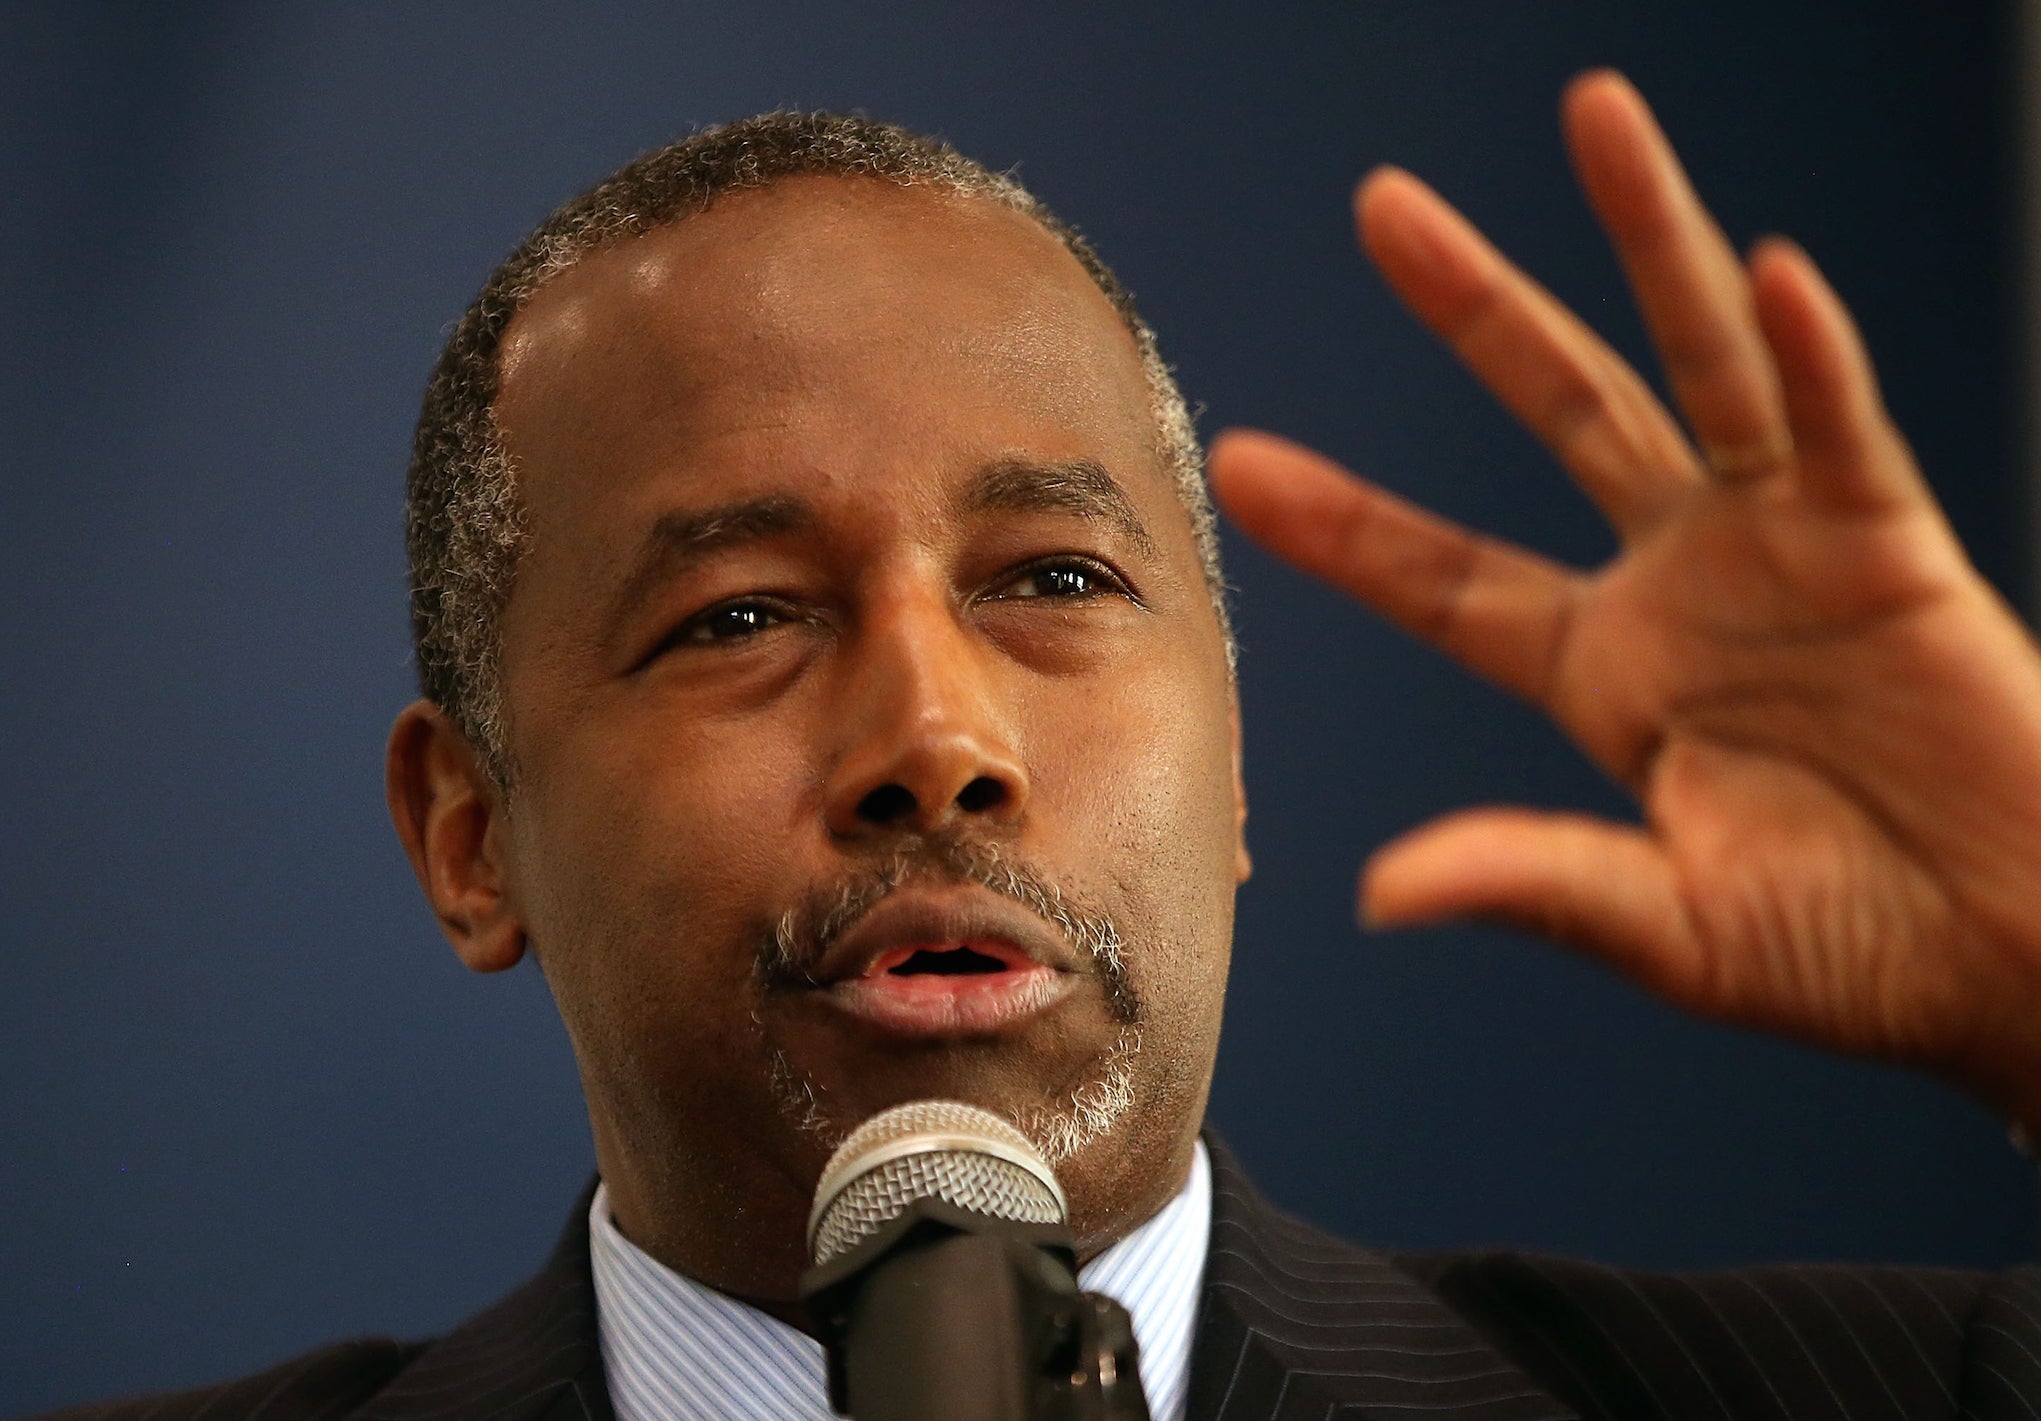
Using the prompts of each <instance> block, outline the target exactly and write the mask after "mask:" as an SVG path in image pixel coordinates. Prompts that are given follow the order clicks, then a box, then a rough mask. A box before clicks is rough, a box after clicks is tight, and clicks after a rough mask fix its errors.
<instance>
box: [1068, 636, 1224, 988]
mask: <svg viewBox="0 0 2041 1421" xmlns="http://www.w3.org/2000/svg"><path fill="white" fill-rule="evenodd" d="M1187 683H1188V684H1191V685H1196V684H1197V683H1196V682H1195V681H1192V680H1191V678H1189V677H1184V676H1178V677H1170V678H1165V679H1164V680H1163V683H1162V684H1161V685H1159V686H1158V687H1156V688H1155V689H1154V691H1153V692H1152V693H1149V692H1147V691H1146V690H1144V688H1142V687H1139V686H1136V685H1131V684H1129V683H1128V682H1127V681H1124V680H1123V681H1121V682H1120V683H1118V687H1117V689H1116V691H1115V693H1114V694H1113V695H1111V696H1110V697H1109V698H1108V699H1106V700H1105V701H1104V702H1103V703H1098V704H1094V705H1093V706H1092V707H1091V708H1090V709H1089V711H1088V713H1087V714H1085V715H1083V716H1065V717H1062V718H1061V725H1062V726H1063V728H1062V729H1061V730H1059V732H1058V735H1059V739H1058V742H1057V746H1056V750H1055V753H1054V757H1053V758H1054V762H1055V770H1054V773H1053V778H1052V780H1051V783H1052V784H1053V785H1054V787H1055V797H1056V798H1057V799H1060V800H1061V801H1062V802H1063V803H1065V804H1068V805H1071V806H1073V807H1074V811H1075V812H1073V813H1071V814H1070V815H1069V816H1068V818H1069V822H1070V824H1071V826H1072V827H1071V830H1070V832H1071V833H1072V834H1073V835H1074V836H1075V837H1076V842H1073V843H1071V844H1068V845H1066V846H1065V847H1064V848H1063V853H1064V854H1065V855H1066V860H1065V861H1066V862H1069V863H1071V864H1073V865H1075V866H1077V867H1079V869H1080V870H1081V871H1082V872H1083V873H1085V875H1086V876H1087V877H1099V876H1103V875H1109V876H1110V878H1109V881H1104V882H1101V883H1100V884H1099V887H1100V888H1101V889H1102V890H1103V891H1104V893H1105V894H1106V897H1107V900H1108V901H1109V902H1112V903H1114V904H1116V905H1119V906H1118V907H1117V908H1116V912H1117V913H1118V914H1119V915H1120V916H1121V917H1122V919H1123V920H1122V921H1121V924H1120V926H1121V930H1122V932H1123V933H1124V934H1125V935H1126V937H1127V939H1128V941H1129V945H1130V947H1131V948H1133V949H1134V951H1133V952H1132V953H1131V954H1130V962H1129V967H1130V970H1131V971H1132V972H1133V973H1134V974H1135V977H1136V983H1135V985H1136V987H1137V990H1144V994H1145V995H1147V996H1148V997H1150V998H1151V999H1153V1000H1154V1002H1155V1004H1156V1005H1157V1006H1158V1007H1160V1006H1161V1005H1162V1000H1163V998H1164V997H1165V996H1167V997H1169V998H1173V999H1178V1000H1179V1001H1180V1002H1181V1003H1182V1005H1183V1007H1185V1008H1188V1007H1190V1006H1191V1005H1192V1004H1193V1003H1194V1002H1195V1001H1197V1000H1201V999H1203V998H1205V997H1207V996H1211V997H1216V995H1217V991H1218V987H1219V985H1220V984H1221V983H1223V980H1224V976H1225V969H1226V961H1227V956H1228V952H1229V948H1230V943H1231V938H1232V914H1233V893H1234V879H1233V861H1234V858H1233V850H1234V842H1235V829H1234V801H1233V759H1232V734H1231V725H1230V720H1229V716H1228V706H1229V704H1230V703H1229V702H1228V700H1227V699H1226V696H1225V693H1224V691H1223V690H1203V689H1202V688H1200V689H1201V693H1192V694H1186V693H1185V687H1186V684H1187ZM1144 979H1145V980H1144Z"/></svg>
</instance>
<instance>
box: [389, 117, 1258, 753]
mask: <svg viewBox="0 0 2041 1421" xmlns="http://www.w3.org/2000/svg"><path fill="white" fill-rule="evenodd" d="M806 175H817V176H829V177H839V178H865V179H872V180H876V181H880V182H888V183H893V184H896V185H898V186H901V187H908V188H922V189H926V190H928V191H931V192H935V193H941V194H947V195H951V196H959V197H974V198H983V199H986V200H989V201H992V202H996V203H998V204H1000V205H1001V206H1003V207H1007V208H1010V209H1012V210H1013V211H1015V212H1019V213H1021V214H1023V215H1025V216H1027V217H1029V218H1031V219H1033V220H1034V221H1035V222H1036V223H1038V224H1040V225H1041V226H1042V227H1043V228H1044V229H1045V230H1047V231H1048V232H1049V233H1050V234H1052V235H1053V236H1055V237H1056V238H1057V239H1058V240H1059V241H1060V242H1062V244H1063V246H1064V247H1065V248H1067V249H1068V250H1069V252H1070V254H1071V255H1072V256H1074V257H1076V258H1077V260H1078V263H1079V264H1080V265H1082V266H1083V268H1084V270H1085V271H1086V273H1087V274H1089V275H1090V277H1091V279H1092V280H1093V281H1094V282H1095V283H1097V285H1098V288H1099V290H1100V291H1101V292H1103V293H1104V295H1105V297H1106V299H1107V300H1108V301H1110V302H1111V303H1112V305H1113V309H1114V310H1115V311H1117V312H1118V313H1119V316H1120V319H1121V321H1122V322H1124V323H1125V325H1126V328H1127V330H1128V332H1129V333H1130V334H1131V335H1132V336H1133V338H1134V344H1135V346H1136V347H1137V349H1138V350H1139V352H1140V357H1141V364H1142V368H1143V370H1144V371H1145V372H1146V375H1147V379H1148V388H1149V396H1150V407H1151V409H1152V412H1153V415H1154V420H1155V438H1156V450H1157V453H1158V455H1159V457H1160V458H1161V460H1162V463H1163V465H1164V467H1165V468H1166V469H1167V470H1168V471H1169V473H1170V475H1171V477H1172V478H1173V480H1174V481H1175V483H1176V487H1177V495H1178V497H1179V499H1180V500H1181V501H1182V503H1183V506H1184V509H1185V511H1186V512H1187V513H1188V514H1189V516H1190V520H1191V529H1192V532H1193V534H1194V535H1195V537H1196V540H1197V547H1198V553H1199V556H1200V558H1201V560H1202V561H1203V564H1204V572H1205V579H1206V583H1207V585H1208V587H1209V589H1210V591H1211V594H1212V600H1213V604H1214V606H1215V607H1216V608H1217V611H1218V615H1219V623H1220V628H1221V631H1222V632H1223V633H1224V635H1225V638H1226V646H1227V655H1228V659H1229V663H1230V661H1231V658H1232V654H1233V636H1232V631H1231V626H1230V622H1229V619H1228V616H1227V608H1226V598H1225V582H1224V579H1223V577H1222V576H1221V573H1220V568H1219V536H1218V529H1217V524H1216V520H1215V519H1214V517H1213V514H1212V501H1211V496H1210V493H1209V492H1208V490H1207V488H1206V483H1205V471H1204V453H1203V450H1202V449H1201V448H1200V447H1199V444H1198V437H1197V432H1196V430H1195V429H1194V428H1193V427H1192V421H1191V414H1190V411H1189V410H1188V409H1187V408H1186V407H1185V405H1184V399H1183V395H1182V394H1181V393H1180V392H1179V391H1178V389H1177V385H1176V380H1175V377H1174V376H1173V375H1172V374H1171V373H1170V369H1169V367H1168V366H1167V365H1165V364H1164V363H1163V360H1162V356H1161V354H1160V352H1159V351H1158V350H1157V349H1156V344H1155V333H1154V332H1153V331H1152V330H1150V329H1149V328H1148V325H1147V323H1146V322H1145V321H1143V320H1142V319H1141V316H1140V313H1139V312H1138V311H1137V310H1136V309H1135V307H1134V301H1133V297H1132V296H1131V295H1130V294H1129V293H1128V291H1127V289H1126V288H1125V287H1124V286H1122V285H1121V284H1120V282H1119V279H1118V278H1117V277H1115V276H1114V275H1113V273H1112V271H1111V270H1110V269H1108V268H1107V266H1106V265H1105V263H1104V262H1102V261H1100V260H1099V258H1098V255H1097V253H1095V252H1094V251H1093V250H1092V249H1091V247H1090V245H1089V244H1088V243H1087V242H1086V241H1085V240H1084V238H1083V237H1081V236H1079V235H1078V233H1077V232H1076V231H1075V230H1074V229H1073V228H1071V227H1069V226H1068V225H1066V224H1065V223H1063V222H1061V221H1059V220H1058V219H1057V218H1056V216H1055V215H1054V214H1053V213H1051V212H1050V211H1049V210H1048V208H1046V207H1045V206H1043V205H1042V203H1041V202H1039V201H1038V200H1037V199H1036V198H1035V197H1034V196H1033V194H1031V193H1029V192H1028V191H1027V190H1026V189H1025V188H1023V187H1022V186H1021V185H1020V184H1019V183H1017V182H1015V181H1014V180H1013V179H1012V178H1011V177H1008V176H1006V175H1004V174H1001V173H994V172H991V171H989V170H988V169H986V168H984V167H982V166H981V165H979V164H977V163H974V162H972V161H971V160H970V159H969V158H966V157H964V156H963V155H962V154H960V153H958V152H957V151H956V150H955V149H953V148H951V147H950V146H949V145H948V144H946V143H944V142H942V141H940V140H938V139H934V138H928V137H924V136H923V135H921V134H917V133H911V132H909V131H908V130H906V129H903V128H898V127H895V126H894V125H892V124H888V123H880V122H877V121H875V120H873V119H868V118H864V117H861V116H855V115H843V114H827V113H803V112H779V113H768V114H761V115H759V116H758V117H756V118H748V119H744V120H741V121H739V122H736V123H729V124H723V125H721V126H719V127H716V128H709V129H704V130H703V131H701V132H699V133H696V134H694V135H693V136H691V137H688V138H685V139H682V140H681V141H679V142H677V143H673V144H670V145H669V146H667V147H665V148H661V149H659V150H657V151H656V152H652V153H648V154H646V155H645V156H643V157H641V158H638V159H636V160H635V161H633V162H630V163H627V164H626V165H625V166H623V167H622V168H619V169H618V170H617V171H616V172H615V173H612V174H611V175H610V176H609V177H607V178H605V179H604V180H603V181H602V182H600V183H598V184H597V185H596V186H595V187H593V188H591V189H589V190H588V191H587V192H586V193H584V194H582V195H581V196H580V197H577V198H575V199H574V200H573V201H571V202H569V203H567V204H566V205H565V206H564V207H562V208H560V209H559V210H558V211H556V212H555V213H553V215H552V216H550V217H548V218H547V219H546V220H545V221H544V222H542V223H540V224H539V226H538V228H537V230H536V231H534V232H533V233H532V234H531V235H530V236H529V237H527V238H525V240H524V242H523V243H522V244H521V245H519V247H518V248H517V250H516V251H514V252H512V253H511V254H510V256H509V257H508V258H506V259H505V260H504V262H503V264H502V265H501V266H499V267H497V268H496V270H495V271H494V272H493V273H491V274H490V277H489V279H488V281H487V282H486V283H485V284H484V285H483V287H482V290H481V293H480V294H479V295H477V296H476V297H475V300H474V302H473V304H471V305H470V306H469V307H468V309H467V312H466V314H464V315H463V316H462V317H461V319H460V323H459V324H458V325H457V326H456V327H455V328H454V332H453V334H452V335H451V336H450V337H449V338H448V340H447V343H446V349H445V350H444V351H442V352H441V354H440V357H439V362H438V364H437V365H436V366H435V367H434V368H433V372H432V378H431V381H430V382H429V383H428V384H427V386H426V390H425V406H424V410H423V411H422V413H421V414H420V416H419V420H418V432H417V436H416V438H415V440H414V442H413V445H412V453H411V470H410V476H409V479H408V481H407V484H406V493H405V507H404V515H405V543H406V547H407V549H408V551H409V553H410V559H411V634H412V645H413V649H414V652H415V654H416V657H417V661H418V680H419V686H420V689H421V690H422V692H423V693H424V695H425V696H426V697H427V698H428V699H430V700H431V701H432V702H433V703H434V704H436V705H438V706H439V708H440V709H441V710H442V711H444V712H445V713H446V715H447V717H448V718H449V719H450V720H452V721H453V723H454V724H455V725H456V726H458V727H459V728H460V730H461V732H462V734H464V735H465V736H466V737H467V738H468V741H469V743H470V744H471V745H473V746H474V747H475V750H476V752H477V753H478V754H479V755H480V756H481V759H482V762H483V765H484V767H485V769H486V770H487V771H488V773H489V774H490V776H491V777H492V778H493V779H494V780H495V781H496V783H497V784H498V785H499V786H503V787H506V788H507V787H508V786H509V784H510V780H511V772H512V769H513V766H512V763H511V759H510V755H509V749H508V745H507V743H506V734H505V725H504V695H503V677H502V620H503V610H504V608H505V606H506V605H507V604H508V603H509V600H510V592H511V586H512V583H513V582H514V580H515V578H516V574H517V564H518V559H519V556H520V554H521V553H522V551H523V549H524V546H525V543H526V539H527V529H526V523H525V514H524V507H523V503H522V501H521V500H520V498H519V497H518V491H517V481H516V478H515V471H514V469H513V467H512V464H511V461H510V459H509V457H508V455H507V454H506V453H505V451H504V448H503V439H502V434H501V431H500V430H499V429H498V427H497V423H496V418H495V409H494V406H495V401H496V394H497V377H498V370H497V356H498V351H499V349H500V347H501V344H502V340H503V334H504V332H505V330H507V329H508V328H509V326H510V323H511V320H512V319H513V318H514V317H515V316H516V315H517V313H518V312H519V311H521V310H523V309H524V306H525V304H526V303H527V302H528V301H530V300H531V298H532V297H533V295H534V294H536V293H537V292H538V291H539V290H540V288H542V287H543V286H544V285H545V284H546V283H547V282H548V281H550V280H551V279H552V278H553V277H555V276H557V275H559V274H560V273H561V272H563V271H566V270H567V269H568V268H570V267H572V266H574V265H575V264H576V263H577V262H580V261H581V260H582V259H583V258H585V257H588V256H591V255H593V254H594V253H596V252H600V251H603V250H605V249H607V248H610V247H613V246H616V245H618V244H620V243H622V242H626V241H629V240H630V239H632V238H634V237H639V236H642V235H644V234H645V233H647V232H650V231H652V230H653V229H655V228H658V227H662V226H665V225H667V224H669V223H672V222H675V221H679V220H680V219H682V218H685V217H690V216H693V215H695V214H696V213H699V212H702V211H704V210H705V209H707V208H708V207H709V206H710V204H712V203H713V202H715V201H716V199H718V198H719V197H722V196H724V195H725V194H728V193H733V192H742V191H746V190H752V189H758V188H764V187H770V186H771V185H772V184H774V183H776V182H779V181H780V180H781V179H783V178H790V177H796V176H806Z"/></svg>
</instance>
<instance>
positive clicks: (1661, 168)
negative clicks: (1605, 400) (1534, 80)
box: [1564, 70, 1792, 479]
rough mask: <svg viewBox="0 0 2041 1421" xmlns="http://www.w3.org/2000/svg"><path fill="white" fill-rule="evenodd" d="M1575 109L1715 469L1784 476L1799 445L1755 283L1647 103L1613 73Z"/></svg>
mask: <svg viewBox="0 0 2041 1421" xmlns="http://www.w3.org/2000/svg"><path fill="white" fill-rule="evenodd" d="M1564 107H1565V121H1566V133H1567V141H1568V146H1569V147H1570V148H1571V149H1572V152H1573V159H1574V166H1575V169H1576V171H1577V172H1578V173H1579V175H1580V182H1581V187H1582V188H1583V189H1584V190H1585V191H1586V193H1587V197H1588V201H1589V203H1590V204H1591V205H1592V206H1593V207H1594V210H1595V215H1596V216H1597V217H1599V218H1600V219H1601V223H1602V227H1603V229H1604V230H1605V231H1607V233H1608V234H1609V239H1610V240H1611V241H1612V242H1613V243H1614V244H1615V248H1616V255H1617V257H1618V258H1619V259H1620V260H1621V262H1622V264H1623V269H1624V273H1625V275H1626V276H1627V277H1628V278H1629V282H1630V289H1631V291H1632V293H1633V294H1634V295H1635V296H1636V298H1637V306H1638V309H1639V311H1640V312H1641V313H1642V314H1643V316H1644V324H1645V327H1646V329H1647V330H1649V331H1650V333H1651V338H1652V343H1653V344H1654V345H1655V346H1656V347H1657V349H1658V354H1659V359H1660V360H1661V361H1662V362H1663V363H1664V366H1665V373H1666V379H1667V381H1668V382H1669V383H1670V384H1671V386H1672V391H1673V398H1674V401H1675V403H1677V404H1678V406H1679V408H1680V411H1681V413H1682V414H1684V415H1685V416H1686V418H1687V422H1688V424H1689V425H1690V426H1691V427H1692V429H1693V431H1694V435H1695V439H1696V441H1697V442H1698V443H1699V444H1700V446H1701V450H1702V454H1703V456H1704V458H1705V460H1706V462H1707V463H1708V465H1709V466H1710V468H1712V469H1713V470H1714V471H1715V473H1716V474H1717V475H1718V476H1719V477H1723V478H1731V479H1734V478H1745V477H1754V476H1759V475H1762V474H1766V473H1770V472H1773V471H1774V470H1777V469H1779V468H1781V467H1783V466H1784V464H1785V461H1786V458H1787V456H1788V454H1789V453H1790V451H1791V447H1792V442H1791V436H1790V433H1789V426H1788V425H1787V422H1786V410H1785V404H1784V400H1783V398H1782V396H1781V394H1780V390H1779V375H1778V369H1777V367H1776V366H1775V365H1774V364H1773V361H1772V355H1771V350H1770V348H1769V347H1768V346H1767V345H1766V344H1765V339H1764V336H1763V334H1762V332H1761V331H1760V329H1759V326H1758V320H1757V312H1756V307H1755V304H1754V302H1753V300H1752V296H1751V286H1750V279H1749V277H1748V275H1747V274H1746V272H1745V270H1744V265H1743V262H1742V261H1741V260H1740V259H1739V258H1738V257H1737V254H1736V251H1735V249H1734V248H1733V247H1731V246H1730V244H1729V239H1728V238H1727V237H1725V236H1724V235H1723V233H1722V229H1721V228H1720V227H1719V226H1717V225H1716V222H1715V219H1714V218H1713V217H1711V216H1710V215H1709V213H1708V210H1707V209H1706V208H1705V207H1703V206H1702V205H1701V200H1700V198H1699V197H1698V196H1697V195H1696V194H1695V192H1694V189H1693V185H1692V184H1691V183H1690V182H1689V181H1688V180H1687V175H1686V171H1685V169H1683V168H1682V167H1681V166H1680V162H1679V159H1678V158H1677V157H1676V156H1674V154H1673V150H1672V145H1671V144H1670V143H1668V142H1667V141H1666V137H1665V134H1664V132H1663V131H1662V130H1660V128H1659V126H1658V123H1657V121H1656V120H1655V119H1654V118H1653V117H1652V115H1651V110H1650V108H1649V107H1648V106H1647V105H1646V104H1645V102H1644V98H1643V96H1642V95H1641V94H1639V93H1638V92H1637V90H1636V89H1635V88H1634V87H1632V86H1631V84H1630V82H1629V80H1627V79H1625V78H1623V77H1622V76H1621V75H1620V74H1617V73H1615V72H1614V71H1612V70H1601V71H1597V72H1595V73H1591V74H1587V75H1584V76H1583V77H1581V78H1579V79H1577V80H1575V81H1574V82H1573V84H1572V85H1571V86H1570V87H1569V88H1568V89H1567V92H1566V99H1565V106H1564Z"/></svg>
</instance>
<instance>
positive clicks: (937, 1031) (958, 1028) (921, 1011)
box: [823, 962, 1077, 1036]
mask: <svg viewBox="0 0 2041 1421" xmlns="http://www.w3.org/2000/svg"><path fill="white" fill-rule="evenodd" d="M1076 984H1077V978H1076V977H1075V976H1073V975H1071V974H1069V973H1065V972H1058V971H1055V970H1054V969H1053V968H1049V967H1044V966H1042V965H1041V964H1040V963H1038V962H1031V963H1029V964H1028V965H1027V966H1025V967H1009V968H1008V969H1007V970H1005V971H1004V972H980V973H965V974H960V975H957V976H944V975H941V974H939V973H918V974H914V975H910V976H896V975H895V974H893V973H890V972H880V973H876V974H874V975H872V976H870V977H854V978H852V979H850V980H849V981H847V982H837V983H834V984H832V985H831V986H830V987H828V988H827V989H826V990H825V992H824V993H823V995H824V996H825V997H826V998H827V999H828V1000H829V1001H831V1002H833V1003H835V1005H836V1006H837V1007H838V1008H839V1009H841V1010H842V1011H844V1012H846V1013H848V1014H849V1015H851V1016H854V1017H856V1018H857V1019H858V1020H860V1021H863V1022H865V1023H867V1024H868V1025H871V1026H875V1027H878V1028H879V1029H881V1030H883V1031H887V1032H891V1033H893V1034H895V1035H900V1036H969V1035H974V1034H978V1033H982V1032H990V1031H998V1030H999V1029H1000V1028H1002V1027H1007V1026H1012V1025H1013V1024H1015V1023H1016V1022H1022V1021H1026V1020H1027V1019H1028V1018H1030V1017H1034V1016H1039V1015H1040V1014H1041V1013H1043V1012H1045V1011H1047V1010H1049V1008H1051V1007H1053V1006H1055V1005H1056V1004H1057V1003H1058V1002H1060V1001H1062V1000H1063V998H1065V997H1066V996H1068V995H1069V994H1070V992H1071V990H1072V988H1074V987H1075V986H1076Z"/></svg>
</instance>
